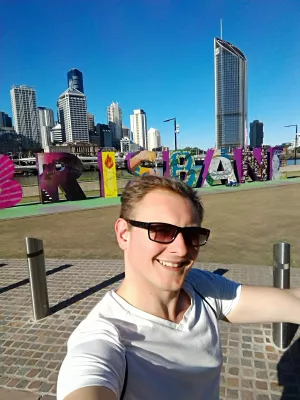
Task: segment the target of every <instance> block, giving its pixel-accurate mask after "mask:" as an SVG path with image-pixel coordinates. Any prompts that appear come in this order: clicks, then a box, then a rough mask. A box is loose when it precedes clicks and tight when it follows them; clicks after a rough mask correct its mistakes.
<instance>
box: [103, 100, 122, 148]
mask: <svg viewBox="0 0 300 400" xmlns="http://www.w3.org/2000/svg"><path fill="white" fill-rule="evenodd" d="M107 123H108V125H109V128H110V131H111V133H112V145H113V146H114V147H115V148H116V149H118V150H119V149H120V140H121V139H122V109H121V107H120V106H119V104H118V103H115V102H112V103H111V105H110V106H109V107H107Z"/></svg>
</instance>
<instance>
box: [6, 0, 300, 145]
mask: <svg viewBox="0 0 300 400" xmlns="http://www.w3.org/2000/svg"><path fill="white" fill-rule="evenodd" d="M162 1H165V0H162ZM14 3H15V1H14V0H13V1H12V2H9V3H8V2H7V3H6V4H4V5H3V12H4V13H6V14H7V15H9V14H10V13H13V14H14V15H15V16H16V18H18V16H19V17H20V18H19V19H20V24H18V26H16V27H14V28H13V26H12V25H11V24H10V23H9V21H8V20H5V21H3V30H4V31H5V32H6V35H5V40H4V41H3V43H2V46H1V52H2V57H3V59H5V60H7V61H8V60H13V62H5V63H4V64H3V66H2V71H1V73H2V79H1V88H0V109H1V111H4V112H6V113H8V114H9V115H11V109H10V101H9V90H10V88H11V87H12V86H13V85H14V84H22V83H24V84H26V85H28V86H33V87H34V88H35V89H36V91H37V104H38V105H43V106H46V107H48V108H51V109H53V110H55V102H56V99H57V97H58V95H59V94H60V93H62V92H63V91H64V90H65V89H66V83H67V82H66V73H67V71H69V70H70V68H72V67H76V68H78V70H80V71H82V73H83V75H84V91H85V94H86V96H87V101H88V111H89V112H91V113H92V114H94V115H95V122H105V121H106V115H105V114H106V113H105V110H106V107H107V104H109V101H110V100H111V99H116V100H117V101H118V102H119V104H121V106H122V109H123V115H124V121H123V122H124V125H126V126H129V116H130V113H131V112H132V110H133V109H137V108H143V109H144V110H146V112H147V116H148V123H149V126H154V127H156V128H157V129H158V130H160V132H161V134H162V137H163V138H164V144H165V145H166V146H170V147H172V145H173V132H172V126H171V124H165V125H164V124H163V123H162V121H163V120H165V119H166V118H169V117H176V118H177V120H178V123H179V124H180V127H181V129H180V134H179V135H178V147H179V148H182V147H185V146H188V145H190V146H198V147H203V148H208V147H214V145H215V119H214V114H215V102H214V67H213V63H214V60H213V38H214V37H215V36H218V34H219V20H220V18H223V38H224V39H226V41H229V42H230V43H233V44H234V45H235V46H237V47H238V48H240V49H242V50H243V52H244V53H245V54H246V56H247V59H248V62H249V70H248V77H249V86H248V90H249V97H248V98H249V112H248V121H253V120H256V119H259V120H262V121H264V126H265V142H266V143H268V144H277V143H282V142H285V141H291V140H292V139H293V135H292V132H290V131H287V130H285V129H284V128H283V126H284V125H286V124H295V123H298V115H299V113H298V109H299V107H298V105H297V100H298V99H297V96H296V94H297V92H298V90H299V88H300V82H299V78H298V68H297V54H298V50H299V43H298V41H297V39H296V38H297V36H298V32H297V29H296V27H297V23H296V22H297V19H296V16H297V12H299V11H300V4H299V3H297V2H295V1H293V0H291V1H289V2H286V3H284V4H278V3H276V4H272V7H268V6H267V5H266V4H260V5H257V4H252V3H251V4H250V3H249V4H248V3H247V4H246V3H244V2H241V3H239V5H238V6H237V5H236V2H235V1H232V0H228V1H226V5H225V2H224V1H220V2H218V7H216V6H217V3H216V1H213V2H211V3H210V4H198V2H196V1H190V2H188V7H186V6H184V5H183V4H181V2H179V1H176V0H175V1H174V2H172V4H170V3H168V2H164V6H163V7H161V8H160V12H157V11H158V4H157V3H156V2H155V1H154V2H151V3H149V2H145V3H143V4H140V5H139V7H134V6H133V5H132V4H131V3H130V2H127V1H124V2H122V3H120V2H118V3H116V4H115V6H114V7H108V5H106V4H104V3H103V4H98V3H97V4H96V3H95V4H94V3H89V4H90V5H89V7H87V6H86V5H83V4H82V5H81V4H76V5H75V6H74V7H73V8H72V9H68V7H67V5H65V4H60V3H58V2H57V1H56V0H54V1H53V2H52V3H51V7H50V6H48V7H47V6H46V9H47V12H46V13H45V10H44V7H42V5H41V4H40V3H39V2H38V1H35V0H32V1H31V3H30V4H31V5H30V7H29V6H26V5H25V4H22V3H19V4H18V7H14ZM56 5H57V6H59V8H60V10H61V11H62V12H64V10H66V11H68V13H69V14H68V15H69V17H70V18H69V20H68V21H66V22H65V24H66V25H65V32H68V31H71V30H72V36H73V37H74V40H75V41H76V44H77V45H78V47H77V49H79V51H77V52H74V51H73V50H72V47H68V43H69V35H68V34H66V35H64V34H60V33H59V32H56V31H55V30H53V29H52V22H51V21H53V20H55V19H56V15H55V10H56V9H57V6H56ZM216 10H217V12H216ZM103 13H104V14H106V15H107V18H106V19H105V20H104V21H102V22H101V26H99V25H98V24H97V23H96V21H98V19H97V18H96V15H99V14H103ZM79 14H80V15H81V16H82V19H81V27H80V30H78V32H77V31H76V29H74V24H73V23H72V20H73V21H74V18H75V16H78V15H79ZM41 15H43V16H44V19H43V22H42V19H41V18H40V16H41ZM21 16H22V18H21ZM141 17H143V18H141ZM111 18H114V20H115V21H116V22H117V23H118V24H119V23H120V24H121V26H122V29H121V30H115V29H114V27H113V26H111V25H110V24H109V21H110V19H111ZM183 18H184V19H186V20H188V21H189V23H188V24H186V23H185V24H182V20H183ZM37 21H38V23H37ZM134 21H143V24H141V23H138V24H136V23H134ZM28 23H29V26H30V29H25V25H27V24H28ZM153 24H155V26H157V29H156V31H155V34H153V35H149V31H148V29H147V26H149V25H153ZM174 24H175V25H177V26H180V29H174V26H175V25H174ZM275 26H276V29H274V27H275ZM41 27H43V37H41V36H40V35H39V32H40V29H41ZM82 32H84V35H82ZM121 32H122V34H121ZM28 43H32V45H33V46H34V48H33V49H32V51H31V52H30V53H29V52H26V51H25V50H23V49H26V48H27V45H28ZM128 43H132V45H131V46H129V45H128ZM95 48H97V51H95ZM116 48H118V49H119V50H118V52H115V49H116ZM83 49H84V51H83ZM145 49H147V55H148V56H147V57H145V55H144V54H145ZM87 54H88V55H89V56H88V57H87V56H86V55H87ZM58 55H59V56H58ZM174 55H175V56H174ZM104 60H105V62H104ZM120 60H122V62H121V63H120ZM247 128H248V130H249V124H248V127H247Z"/></svg>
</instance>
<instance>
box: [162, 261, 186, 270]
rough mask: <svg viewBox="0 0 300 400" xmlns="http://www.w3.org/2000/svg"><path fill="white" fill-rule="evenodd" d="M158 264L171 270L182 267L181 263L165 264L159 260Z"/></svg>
mask: <svg viewBox="0 0 300 400" xmlns="http://www.w3.org/2000/svg"><path fill="white" fill-rule="evenodd" d="M158 262H159V263H160V264H161V265H164V266H165V267H172V268H179V267H181V266H182V265H183V263H177V264H174V263H171V262H166V261H161V260H158Z"/></svg>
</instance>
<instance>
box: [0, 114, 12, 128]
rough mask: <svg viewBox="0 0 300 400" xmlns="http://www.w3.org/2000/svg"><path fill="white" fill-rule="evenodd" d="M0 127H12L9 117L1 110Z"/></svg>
mask: <svg viewBox="0 0 300 400" xmlns="http://www.w3.org/2000/svg"><path fill="white" fill-rule="evenodd" d="M0 128H12V121H11V117H9V116H8V114H5V112H3V111H0Z"/></svg>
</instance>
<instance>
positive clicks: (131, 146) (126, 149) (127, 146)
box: [120, 136, 140, 154]
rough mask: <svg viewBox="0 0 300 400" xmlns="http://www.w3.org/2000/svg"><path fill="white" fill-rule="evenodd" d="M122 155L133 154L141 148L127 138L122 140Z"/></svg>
mask: <svg viewBox="0 0 300 400" xmlns="http://www.w3.org/2000/svg"><path fill="white" fill-rule="evenodd" d="M120 146H121V153H125V154H126V153H131V152H135V151H139V150H140V146H139V145H138V144H136V143H133V142H132V140H130V139H129V137H127V136H125V137H123V139H121V140H120Z"/></svg>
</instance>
